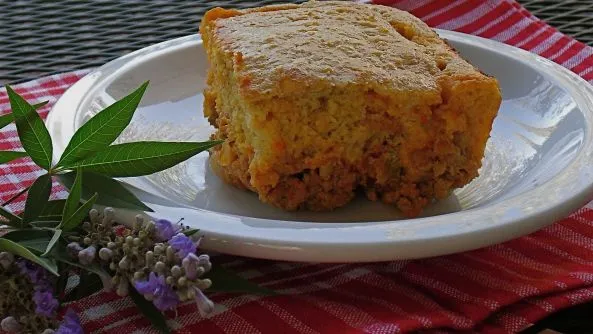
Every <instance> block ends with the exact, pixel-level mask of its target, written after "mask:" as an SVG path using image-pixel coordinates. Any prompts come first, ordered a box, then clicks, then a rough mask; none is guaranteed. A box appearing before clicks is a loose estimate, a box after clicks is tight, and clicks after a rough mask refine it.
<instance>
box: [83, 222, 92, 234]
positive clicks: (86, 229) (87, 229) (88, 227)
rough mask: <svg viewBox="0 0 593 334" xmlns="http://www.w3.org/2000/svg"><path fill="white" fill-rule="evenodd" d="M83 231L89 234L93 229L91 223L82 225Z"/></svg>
mask: <svg viewBox="0 0 593 334" xmlns="http://www.w3.org/2000/svg"><path fill="white" fill-rule="evenodd" d="M82 229H83V230H85V231H87V232H89V231H90V230H91V229H92V228H91V223H89V222H84V223H82Z"/></svg>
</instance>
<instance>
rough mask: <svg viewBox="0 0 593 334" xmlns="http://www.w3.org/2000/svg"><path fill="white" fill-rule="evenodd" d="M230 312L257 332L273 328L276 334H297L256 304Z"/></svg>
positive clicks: (252, 303)
mask: <svg viewBox="0 0 593 334" xmlns="http://www.w3.org/2000/svg"><path fill="white" fill-rule="evenodd" d="M232 312H234V313H236V314H237V315H239V316H240V317H241V318H243V319H245V320H247V322H249V323H250V324H252V325H253V326H254V327H255V328H257V329H258V330H260V331H262V332H265V330H266V328H274V330H275V331H277V333H298V331H296V330H295V329H294V328H293V327H291V326H290V325H288V324H287V323H286V322H285V321H284V320H282V319H280V318H279V317H278V316H277V315H276V314H274V313H273V312H271V311H270V310H268V309H267V308H265V307H263V306H262V305H261V304H259V303H258V302H250V303H247V304H243V305H240V306H238V307H234V308H233V310H232Z"/></svg>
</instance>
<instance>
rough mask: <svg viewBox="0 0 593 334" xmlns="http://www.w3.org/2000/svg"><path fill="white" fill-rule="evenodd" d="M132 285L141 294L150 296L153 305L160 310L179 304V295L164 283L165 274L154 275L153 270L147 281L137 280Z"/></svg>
mask: <svg viewBox="0 0 593 334" xmlns="http://www.w3.org/2000/svg"><path fill="white" fill-rule="evenodd" d="M134 286H135V287H136V290H138V292H140V293H141V294H143V295H150V296H152V298H153V304H154V306H156V307H157V308H158V309H159V310H161V311H165V310H168V309H172V308H174V307H175V306H177V304H179V297H177V294H176V293H175V291H173V289H171V287H170V286H168V285H167V283H165V276H162V275H156V274H155V273H154V272H151V273H150V275H149V276H148V281H144V282H139V281H137V282H135V283H134Z"/></svg>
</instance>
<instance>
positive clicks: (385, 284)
mask: <svg viewBox="0 0 593 334" xmlns="http://www.w3.org/2000/svg"><path fill="white" fill-rule="evenodd" d="M371 278H372V279H371ZM361 280H362V281H364V282H365V283H367V284H369V285H372V286H374V287H376V288H379V289H382V290H387V291H392V292H394V293H398V294H402V295H405V296H406V297H408V298H410V299H412V300H415V301H416V302H417V303H419V304H421V305H422V306H424V307H426V308H428V309H429V310H432V311H436V312H439V313H441V314H444V315H445V316H446V317H447V318H449V319H450V320H451V321H452V322H453V324H454V325H455V326H456V327H464V328H465V327H468V326H471V325H472V321H471V320H470V319H468V318H465V317H462V316H460V315H457V314H455V313H452V312H451V311H449V310H447V309H444V308H442V307H441V306H440V305H439V304H437V303H436V302H435V301H434V300H432V299H430V298H428V297H426V296H425V295H424V294H422V293H421V292H419V291H418V290H416V289H414V288H410V287H408V286H406V285H403V284H396V283H394V282H393V281H391V280H389V279H386V278H385V277H383V276H380V275H377V274H375V273H373V272H371V274H369V275H367V276H365V277H362V278H361ZM402 312H404V313H405V314H407V312H405V311H404V310H402ZM410 317H413V318H416V319H418V320H419V321H421V322H422V321H430V320H429V319H427V318H425V317H424V316H420V315H410Z"/></svg>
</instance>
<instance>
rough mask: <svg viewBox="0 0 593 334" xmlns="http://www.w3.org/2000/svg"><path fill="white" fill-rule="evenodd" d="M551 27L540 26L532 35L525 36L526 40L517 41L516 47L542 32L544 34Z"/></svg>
mask: <svg viewBox="0 0 593 334" xmlns="http://www.w3.org/2000/svg"><path fill="white" fill-rule="evenodd" d="M548 29H549V27H548V26H543V27H540V28H539V29H538V30H536V31H535V32H534V33H532V34H531V35H529V37H527V38H525V39H524V40H522V41H520V42H519V43H517V44H516V45H515V46H516V47H521V46H523V45H525V44H527V43H529V42H531V41H532V40H533V39H535V37H538V36H539V35H540V34H542V33H543V32H545V31H546V30H548Z"/></svg>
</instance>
